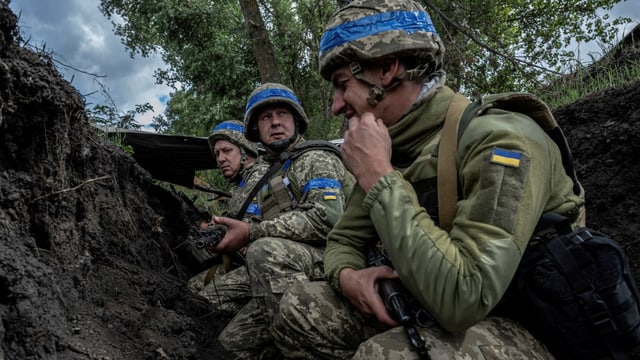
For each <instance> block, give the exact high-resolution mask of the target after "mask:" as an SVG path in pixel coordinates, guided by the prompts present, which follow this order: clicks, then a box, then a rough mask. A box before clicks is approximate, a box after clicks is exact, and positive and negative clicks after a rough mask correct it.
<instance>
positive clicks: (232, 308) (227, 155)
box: [187, 120, 267, 315]
mask: <svg viewBox="0 0 640 360" xmlns="http://www.w3.org/2000/svg"><path fill="white" fill-rule="evenodd" d="M208 142H209V147H210V149H211V153H212V154H213V156H214V158H215V159H216V163H217V166H218V169H220V170H221V171H222V174H223V175H224V176H225V178H227V180H229V181H230V182H232V183H233V184H235V186H234V187H233V188H232V189H231V198H230V199H229V202H228V204H227V209H226V211H225V214H226V215H227V216H234V217H235V216H236V214H237V213H238V212H239V211H240V210H241V209H240V208H241V206H242V204H243V203H244V201H245V199H246V197H247V194H248V192H249V191H250V190H251V189H252V188H253V185H255V183H256V182H257V181H258V180H259V179H260V177H262V175H263V174H264V173H265V172H266V170H267V168H266V166H261V165H259V164H256V163H255V159H256V158H257V157H258V147H257V145H256V143H252V142H250V141H249V140H247V139H246V138H245V137H244V125H243V123H242V121H239V120H227V121H223V122H221V123H219V124H217V125H216V126H215V127H214V128H213V131H212V133H211V135H209V138H208ZM260 215H261V214H260V209H259V207H258V205H257V203H251V204H250V205H249V207H248V208H247V209H246V211H245V219H247V220H246V221H248V217H249V216H260ZM206 225H207V224H204V226H206ZM210 271H214V272H215V273H214V275H213V277H212V279H209V278H208V277H209V276H210ZM187 285H188V287H189V289H190V290H191V291H193V292H195V293H197V294H199V295H201V296H203V297H204V298H206V299H207V300H209V302H211V304H213V307H214V311H216V312H218V313H226V314H229V315H233V314H235V313H236V312H238V310H240V308H242V306H244V305H245V304H246V303H247V302H248V301H249V300H250V299H251V289H250V287H249V274H248V273H247V268H246V266H237V267H235V268H233V269H229V268H225V267H224V266H218V267H216V268H214V269H210V270H205V271H203V272H201V273H200V274H198V275H196V276H194V277H192V278H191V279H190V280H189V282H188V284H187Z"/></svg>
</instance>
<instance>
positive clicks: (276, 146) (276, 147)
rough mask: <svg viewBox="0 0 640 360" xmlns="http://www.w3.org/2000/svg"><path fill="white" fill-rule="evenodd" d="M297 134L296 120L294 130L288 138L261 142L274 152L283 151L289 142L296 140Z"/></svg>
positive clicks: (298, 133) (289, 144)
mask: <svg viewBox="0 0 640 360" xmlns="http://www.w3.org/2000/svg"><path fill="white" fill-rule="evenodd" d="M299 135H300V132H299V131H298V123H297V122H296V131H295V133H293V136H291V137H290V138H288V139H282V140H278V141H274V142H272V143H271V144H265V143H262V144H263V145H264V146H265V147H266V148H268V149H269V150H271V151H272V152H274V153H281V152H283V151H285V150H286V149H287V148H288V147H289V146H291V144H293V143H294V142H296V140H298V137H299Z"/></svg>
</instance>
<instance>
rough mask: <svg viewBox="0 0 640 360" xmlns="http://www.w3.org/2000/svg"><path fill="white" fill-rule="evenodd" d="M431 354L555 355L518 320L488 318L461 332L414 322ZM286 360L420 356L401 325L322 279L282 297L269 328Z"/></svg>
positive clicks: (469, 356)
mask: <svg viewBox="0 0 640 360" xmlns="http://www.w3.org/2000/svg"><path fill="white" fill-rule="evenodd" d="M417 329H418V331H419V332H420V334H421V335H422V336H423V337H424V339H425V340H426V343H427V349H428V351H429V355H430V357H431V359H434V360H435V359H483V360H486V359H523V360H524V359H553V357H552V356H551V355H550V354H549V352H548V351H547V350H546V348H545V347H544V346H543V345H542V344H541V343H540V342H539V341H538V340H536V339H535V338H534V337H533V336H532V335H531V334H529V333H528V332H527V331H526V330H525V329H524V328H523V327H522V326H521V325H519V324H518V323H516V322H513V321H511V320H508V319H504V318H497V317H488V318H486V319H485V320H483V321H481V322H479V323H478V324H476V325H474V326H472V327H471V328H469V329H467V330H466V331H465V332H463V333H460V334H451V333H448V332H445V331H444V330H442V329H441V328H440V327H438V326H436V325H434V326H433V327H429V328H423V327H417ZM272 335H273V336H274V340H275V342H276V345H277V346H278V347H279V348H280V349H281V351H282V353H283V355H284V356H285V358H287V359H358V360H361V359H362V360H364V359H367V360H369V359H373V360H375V359H380V360H382V359H418V355H417V353H416V351H415V350H414V349H412V348H411V345H410V343H409V341H408V338H407V334H406V332H405V329H404V328H403V327H401V326H400V327H396V328H391V329H390V328H388V327H384V326H383V325H381V324H380V323H378V322H377V321H375V320H374V319H370V318H365V317H364V316H363V315H362V314H361V313H360V312H359V311H358V310H357V309H356V308H355V307H353V306H352V305H351V304H350V303H349V301H348V300H347V299H346V298H344V297H342V296H341V295H339V294H338V293H337V292H336V291H334V290H333V289H332V288H331V287H330V286H329V285H328V284H327V283H326V282H314V283H301V284H298V285H296V286H293V287H291V288H290V289H289V290H288V291H287V292H286V293H285V294H284V296H283V298H282V301H281V305H280V316H279V317H278V318H276V321H275V323H274V326H273V328H272Z"/></svg>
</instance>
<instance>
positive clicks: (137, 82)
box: [9, 0, 640, 130]
mask: <svg viewBox="0 0 640 360" xmlns="http://www.w3.org/2000/svg"><path fill="white" fill-rule="evenodd" d="M99 3H100V1H99V0H12V1H11V3H10V4H9V5H10V7H11V9H12V10H13V12H14V13H15V14H16V15H19V16H20V21H19V25H20V28H21V30H20V31H21V34H22V36H23V38H25V39H26V38H30V43H31V44H32V45H36V46H38V47H42V45H43V44H46V49H47V50H48V51H53V56H54V58H55V59H56V60H58V61H61V62H63V63H66V64H69V65H71V66H72V67H73V68H76V69H80V70H82V71H84V72H89V73H94V74H99V75H104V76H105V77H101V78H95V77H93V76H90V75H86V74H83V73H81V72H78V71H75V70H73V69H71V68H65V67H63V66H60V65H58V69H59V70H60V72H62V74H63V76H64V78H65V79H67V80H68V81H71V83H72V85H74V86H75V87H76V88H77V89H78V91H79V92H80V93H81V94H83V95H87V94H90V93H92V92H95V91H97V93H95V94H94V95H90V96H88V97H87V102H88V103H103V102H104V97H103V96H102V95H101V93H100V90H101V86H100V85H99V84H98V83H97V82H100V83H102V84H103V85H104V86H105V87H106V88H107V89H108V90H109V93H110V94H111V97H112V98H113V99H114V100H115V103H116V106H117V107H118V108H119V109H120V110H121V111H127V110H131V109H134V108H135V105H137V104H143V103H145V102H148V103H150V104H151V105H152V106H153V108H154V113H147V114H146V115H145V116H143V117H139V118H138V119H137V120H138V122H139V123H140V124H142V125H147V124H149V123H150V122H151V118H152V117H153V115H154V114H160V113H162V112H163V111H164V108H165V104H166V101H167V99H168V97H169V94H170V93H171V91H172V89H171V88H169V87H167V86H164V85H157V84H155V78H154V77H153V74H154V71H155V70H156V69H158V68H165V64H164V63H163V61H162V59H161V58H160V57H159V56H156V57H151V58H143V57H141V56H136V57H135V58H133V59H132V58H131V57H130V56H129V53H128V52H127V51H126V49H125V47H124V45H122V44H121V42H120V38H119V37H117V36H116V35H114V34H113V26H112V25H111V23H110V22H109V20H107V18H106V17H104V16H103V15H102V14H101V13H100V10H99V9H98V6H99ZM610 16H611V17H617V16H626V17H630V18H631V19H633V20H634V23H633V24H631V25H628V26H627V27H625V28H623V29H620V32H619V37H618V40H619V39H621V38H622V36H623V35H624V34H625V33H628V32H629V31H631V30H632V29H633V27H634V25H635V24H638V22H639V21H640V1H638V0H626V1H623V2H621V3H619V4H618V5H616V6H615V7H614V9H613V10H612V11H611V12H610ZM577 48H578V47H577ZM579 50H580V53H581V54H582V56H583V58H584V59H589V57H588V54H589V53H592V54H595V56H596V57H598V56H600V55H602V54H601V52H602V49H601V48H600V46H599V45H598V44H582V45H580V46H579ZM147 130H151V129H148V128H147Z"/></svg>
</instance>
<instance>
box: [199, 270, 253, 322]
mask: <svg viewBox="0 0 640 360" xmlns="http://www.w3.org/2000/svg"><path fill="white" fill-rule="evenodd" d="M208 272H209V270H205V271H203V272H201V273H199V274H198V275H196V276H194V277H192V278H191V279H189V282H188V283H187V287H188V288H189V290H191V291H193V292H194V293H196V294H198V295H200V296H202V297H204V298H205V299H207V300H209V302H210V303H211V304H212V305H213V308H214V311H215V312H217V313H225V314H228V315H234V314H235V313H237V312H238V311H239V310H240V309H241V308H242V307H243V306H244V305H245V304H246V303H247V302H249V300H251V287H250V285H249V274H248V273H247V267H246V266H239V267H236V268H234V269H231V270H229V271H228V272H226V271H225V270H224V267H223V266H222V265H220V266H218V267H217V269H215V273H214V277H213V280H212V281H211V282H209V283H208V284H207V285H206V286H205V284H204V279H205V277H206V276H207V273H208Z"/></svg>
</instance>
